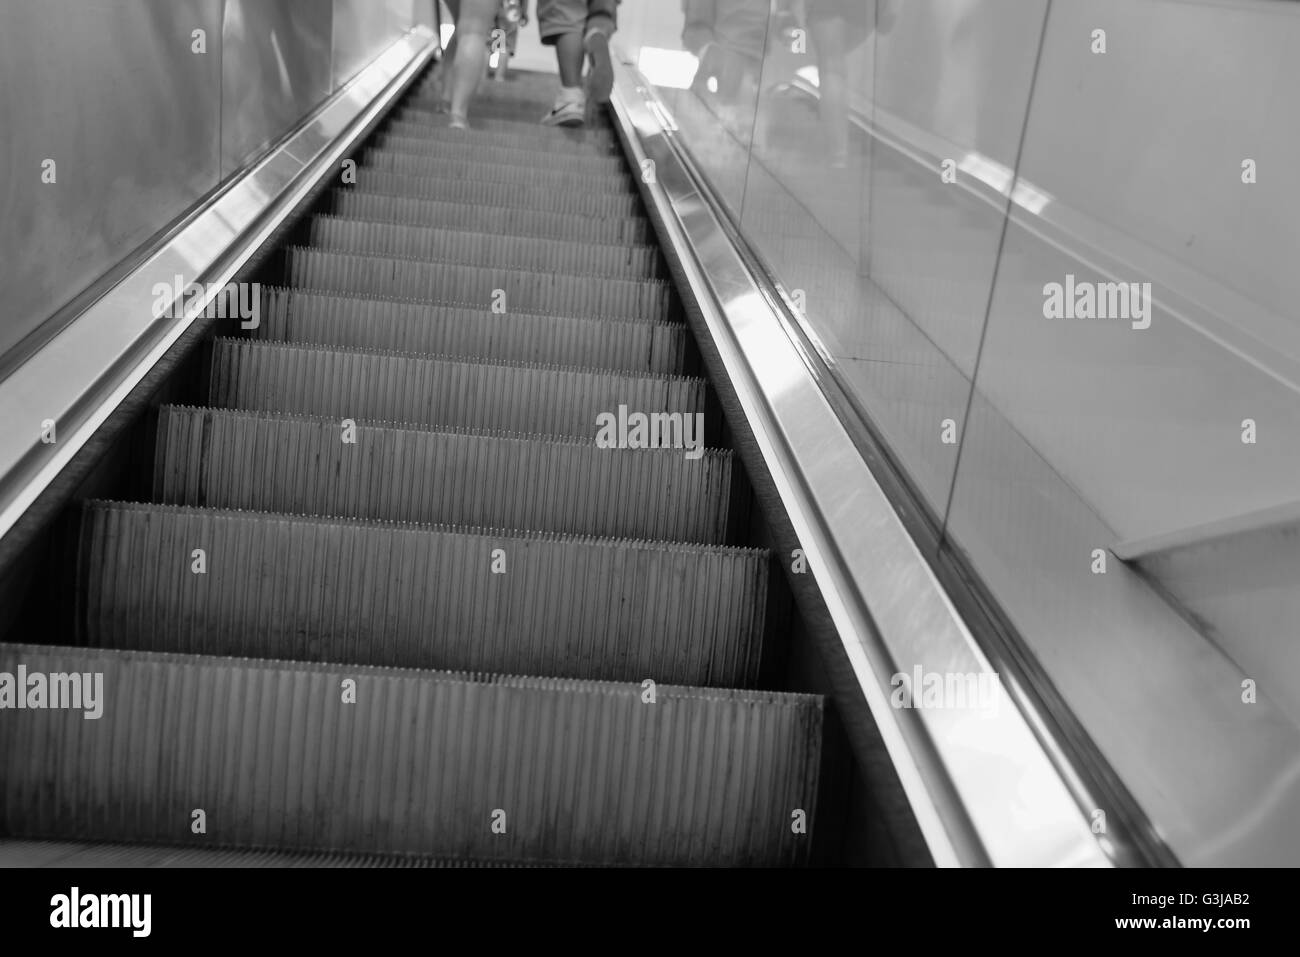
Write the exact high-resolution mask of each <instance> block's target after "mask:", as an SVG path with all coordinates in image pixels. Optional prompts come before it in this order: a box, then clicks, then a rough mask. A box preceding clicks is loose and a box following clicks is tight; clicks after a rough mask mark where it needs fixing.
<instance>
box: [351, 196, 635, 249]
mask: <svg viewBox="0 0 1300 957" xmlns="http://www.w3.org/2000/svg"><path fill="white" fill-rule="evenodd" d="M331 198H332V208H333V211H334V213H335V214H336V215H338V216H349V217H352V218H355V219H366V220H375V221H386V222H392V223H402V224H407V225H416V226H435V227H439V228H442V229H461V230H468V231H472V232H488V233H502V234H506V235H511V236H530V237H541V238H546V239H560V240H561V241H571V242H588V243H619V244H622V245H628V244H640V243H645V242H649V241H652V240H653V238H654V236H653V230H652V229H651V228H650V221H649V220H648V219H646V218H645V217H644V216H639V215H638V216H615V217H607V218H604V219H593V218H591V217H590V216H584V215H582V214H580V213H562V212H561V213H557V212H554V211H550V210H539V209H520V208H517V207H512V206H506V205H495V206H494V205H490V204H489V205H484V204H478V203H470V202H455V201H448V200H433V199H429V200H421V199H411V198H410V197H407V196H395V195H393V194H391V193H378V192H369V191H366V190H362V189H357V188H351V189H336V190H334V191H333V192H332V193H331ZM494 198H495V199H498V200H500V201H501V203H503V204H504V201H505V196H504V194H503V195H500V196H497V197H494Z"/></svg>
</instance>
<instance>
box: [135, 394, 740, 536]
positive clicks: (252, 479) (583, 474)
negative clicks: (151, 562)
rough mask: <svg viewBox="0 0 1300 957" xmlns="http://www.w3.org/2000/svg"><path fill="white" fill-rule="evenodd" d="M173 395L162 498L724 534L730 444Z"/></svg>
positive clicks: (625, 531)
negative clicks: (273, 409)
mask: <svg viewBox="0 0 1300 957" xmlns="http://www.w3.org/2000/svg"><path fill="white" fill-rule="evenodd" d="M344 435H345V432H344V430H343V429H342V428H341V425H340V421H339V420H338V419H327V418H319V417H312V416H304V415H282V414H278V413H268V412H239V411H228V410H221V409H193V408H186V407H182V406H164V407H163V408H162V409H161V410H160V411H159V417H158V438H157V453H156V465H155V472H154V498H155V500H157V501H160V502H166V503H170V504H177V505H202V506H209V507H213V508H245V509H256V510H259V511H274V512H292V513H295V514H302V515H348V516H354V517H357V518H376V519H391V520H396V521H405V522H421V523H428V524H448V525H475V526H483V527H487V528H527V529H536V530H541V531H555V532H568V533H574V534H587V535H602V536H608V537H616V538H640V539H651V540H660V541H679V542H699V543H703V544H719V543H722V542H724V541H725V540H726V522H727V506H728V504H729V502H730V496H731V478H732V476H731V468H732V463H731V453H730V452H729V451H726V452H724V451H717V450H712V449H710V450H705V451H704V452H703V455H702V456H701V457H700V458H698V459H696V460H691V459H688V458H686V456H685V455H684V454H683V452H682V451H681V450H679V449H605V448H600V447H598V446H597V445H596V443H595V442H592V441H579V440H576V439H571V440H561V439H556V438H551V437H547V436H520V435H510V434H506V433H490V432H469V431H464V430H445V431H428V430H422V429H415V428H402V427H401V426H394V425H392V424H372V423H366V422H358V423H357V427H356V431H355V435H354V438H355V442H353V443H348V442H345V441H343V438H344Z"/></svg>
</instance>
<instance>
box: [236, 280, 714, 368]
mask: <svg viewBox="0 0 1300 957" xmlns="http://www.w3.org/2000/svg"><path fill="white" fill-rule="evenodd" d="M259 318H260V323H259V325H258V327H257V330H256V335H257V336H258V337H259V338H263V339H267V340H272V341H279V342H304V343H315V344H318V345H323V346H338V347H345V348H355V349H373V350H382V351H389V352H405V353H412V354H416V355H430V356H433V355H441V356H467V357H468V356H477V357H482V358H484V359H502V360H508V361H513V362H532V363H540V364H549V365H560V364H567V365H570V366H576V367H579V368H592V369H613V370H622V371H629V372H635V373H656V374H662V375H681V374H683V372H684V371H685V369H686V366H687V363H688V361H689V362H690V363H691V364H692V367H698V365H697V364H698V359H697V357H696V355H695V353H694V350H693V343H692V342H691V341H690V339H689V334H688V331H687V328H686V326H684V325H679V324H677V323H659V322H637V321H633V320H614V319H580V318H574V317H570V316H541V315H529V314H526V313H523V314H521V313H506V314H505V315H498V314H496V313H493V312H491V311H490V310H488V309H470V308H466V307H463V306H435V305H429V304H427V303H420V302H413V301H410V300H403V299H388V298H361V297H356V296H346V295H341V294H337V293H327V292H314V291H312V290H305V289H279V288H275V287H267V286H264V287H262V308H261V314H260V317H259ZM688 357H689V358H688Z"/></svg>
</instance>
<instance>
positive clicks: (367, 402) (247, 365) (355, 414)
mask: <svg viewBox="0 0 1300 957" xmlns="http://www.w3.org/2000/svg"><path fill="white" fill-rule="evenodd" d="M705 392H706V387H705V382H704V380H703V379H687V378H683V377H678V376H661V375H660V376H657V375H636V374H633V373H628V372H616V371H610V370H603V369H578V368H572V367H562V366H539V365H528V364H522V363H505V362H491V361H486V360H478V359H464V358H454V357H446V356H418V355H404V354H402V353H395V352H376V351H368V350H362V349H346V348H339V347H331V346H318V345H312V344H308V343H288V342H269V341H266V340H256V339H218V340H216V342H215V343H214V344H213V349H212V366H211V381H210V390H209V394H208V398H209V402H210V404H212V405H213V406H216V407H218V408H236V409H257V410H262V411H266V412H301V413H306V414H309V415H321V416H334V417H337V419H372V420H384V421H390V422H404V423H407V424H412V425H424V426H433V425H443V426H456V427H461V428H478V429H496V430H501V431H507V432H520V433H540V434H545V435H568V436H574V437H579V438H592V439H594V438H595V437H596V435H597V432H598V430H599V421H600V419H599V417H600V416H601V415H602V414H605V413H610V414H614V415H617V414H618V410H619V408H620V407H623V406H625V407H626V408H627V409H628V410H629V412H642V413H646V414H650V413H656V412H665V413H680V414H681V416H682V417H683V418H682V425H683V426H684V427H685V426H690V427H691V429H692V431H691V432H690V434H689V436H687V435H685V434H684V435H683V439H684V440H685V439H687V438H689V437H695V438H696V439H698V440H699V441H701V442H702V441H703V429H702V428H697V427H698V425H699V423H700V421H702V417H703V415H704V411H705V402H706V395H705ZM697 415H698V418H697ZM686 417H689V418H686Z"/></svg>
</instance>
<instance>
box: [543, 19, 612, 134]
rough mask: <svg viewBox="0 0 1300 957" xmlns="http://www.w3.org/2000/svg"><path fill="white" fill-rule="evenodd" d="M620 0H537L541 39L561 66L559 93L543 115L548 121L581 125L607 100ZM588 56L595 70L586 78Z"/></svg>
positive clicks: (549, 124) (548, 124) (555, 123)
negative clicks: (552, 51)
mask: <svg viewBox="0 0 1300 957" xmlns="http://www.w3.org/2000/svg"><path fill="white" fill-rule="evenodd" d="M617 11H618V0H537V23H538V29H539V30H540V32H541V35H542V43H544V44H547V45H548V46H553V47H555V59H556V61H557V63H558V65H559V68H560V94H559V96H558V97H556V100H555V106H554V107H552V109H551V111H550V112H549V113H547V114H546V115H545V116H544V117H542V122H543V123H544V124H546V125H547V126H583V125H584V124H585V123H586V122H587V120H588V110H589V109H592V108H594V107H595V106H597V105H599V104H601V103H608V102H609V93H610V90H611V89H612V88H613V86H614V67H613V64H612V63H611V62H610V58H609V39H610V37H611V36H613V35H614V30H615V29H616V28H617V20H618V14H617ZM584 55H585V57H586V58H588V59H590V60H591V69H590V70H589V71H588V72H587V76H586V78H585V85H584V78H583V75H582V62H583V58H584Z"/></svg>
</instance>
